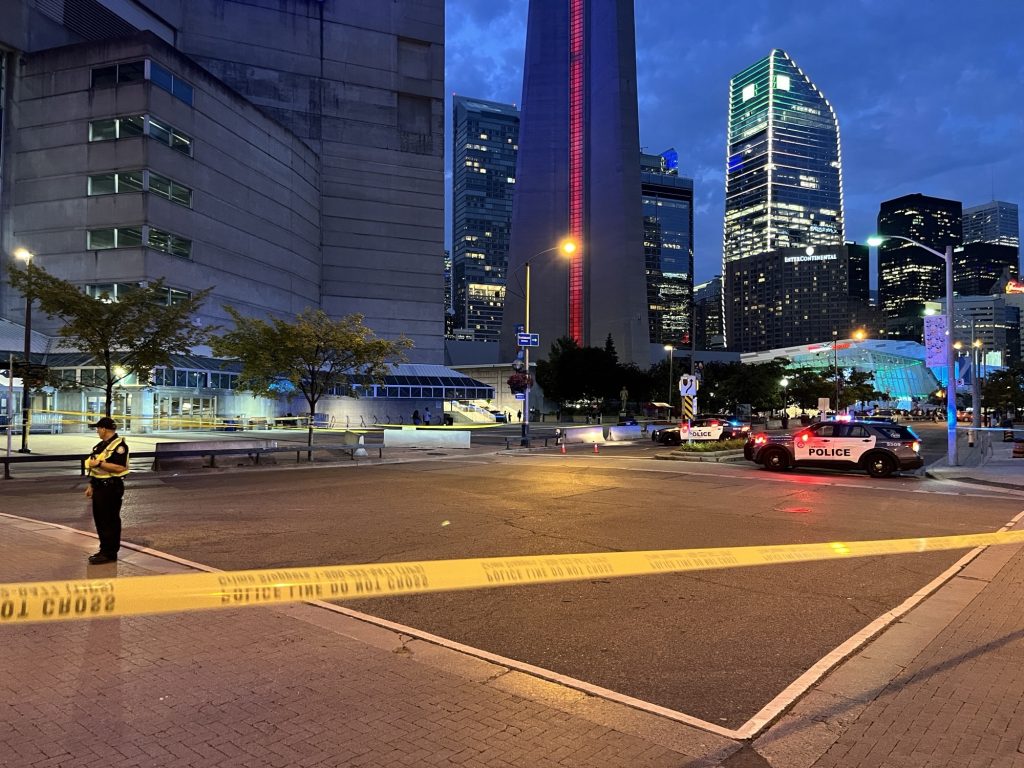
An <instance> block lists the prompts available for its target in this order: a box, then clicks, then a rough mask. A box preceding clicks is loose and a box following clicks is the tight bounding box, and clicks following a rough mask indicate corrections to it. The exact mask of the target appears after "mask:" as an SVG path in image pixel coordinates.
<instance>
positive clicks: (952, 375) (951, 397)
mask: <svg viewBox="0 0 1024 768" xmlns="http://www.w3.org/2000/svg"><path fill="white" fill-rule="evenodd" d="M886 240H903V241H904V242H907V243H910V244H911V245H916V246H917V247H918V248H921V249H923V250H925V251H928V253H930V254H932V255H933V256H938V257H939V258H940V259H942V260H943V261H944V262H945V263H946V463H947V464H949V466H951V467H955V466H956V465H957V463H958V460H957V452H956V371H954V366H955V365H956V359H955V357H954V352H953V318H954V313H953V246H952V245H947V246H946V252H945V253H942V252H940V251H936V250H935V249H934V248H929V247H928V246H927V245H924V244H923V243H919V242H917V240H911V239H910V238H909V237H903V236H902V235H873V236H872V237H869V238H868V240H867V242H868V245H873V246H879V245H881V244H882V243H884V242H885V241H886Z"/></svg>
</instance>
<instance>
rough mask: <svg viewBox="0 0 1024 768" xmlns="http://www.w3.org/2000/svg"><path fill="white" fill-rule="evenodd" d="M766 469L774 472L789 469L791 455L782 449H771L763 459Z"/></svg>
mask: <svg viewBox="0 0 1024 768" xmlns="http://www.w3.org/2000/svg"><path fill="white" fill-rule="evenodd" d="M761 463H762V464H764V468H765V469H770V470H771V471H772V472H779V471H781V470H783V469H787V468H788V467H789V455H788V454H787V453H786V452H785V451H784V450H782V449H781V448H771V449H769V450H767V451H765V453H764V456H763V457H762V459H761Z"/></svg>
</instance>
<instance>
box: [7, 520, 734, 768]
mask: <svg viewBox="0 0 1024 768" xmlns="http://www.w3.org/2000/svg"><path fill="white" fill-rule="evenodd" d="M95 548H96V543H95V540H94V539H93V538H91V537H88V536H86V535H83V534H81V533H78V532H74V531H70V530H67V529H63V528H58V527H54V526H50V525H46V524H41V523H31V522H24V521H18V520H14V519H12V518H7V517H3V516H0V558H2V561H3V563H4V565H3V568H2V570H0V581H5V582H13V581H27V580H43V579H51V580H52V579H62V578H82V577H86V576H87V575H89V576H94V577H107V576H108V575H110V573H111V572H112V571H113V570H114V569H115V568H116V571H117V574H118V575H121V576H126V575H145V574H151V573H159V572H179V571H182V570H188V569H187V568H186V567H185V566H179V565H177V564H175V563H172V562H169V561H166V560H163V559H160V558H156V557H153V556H150V555H148V554H144V553H140V552H133V551H131V550H126V549H123V550H122V559H121V561H120V562H118V563H117V565H116V566H91V567H88V566H87V565H86V562H85V558H86V555H87V554H89V553H90V552H92V551H93V550H95ZM87 568H88V574H87ZM0 637H2V644H3V648H4V660H3V669H4V674H3V675H2V676H0V712H2V722H3V724H4V728H2V729H0V765H2V766H11V767H12V768H14V767H15V766H17V768H43V767H44V766H45V767H46V768H51V767H56V766H61V767H64V766H96V765H104V766H115V767H118V768H121V767H123V768H131V767H132V766H147V767H149V766H195V767H199V766H211V767H213V766H217V768H230V767H231V766H281V767H282V768H284V767H286V766H287V767H289V768H290V767H291V766H374V767H376V766H403V765H410V766H421V765H422V766H441V765H460V766H481V767H482V766H494V767H497V768H506V767H509V766H522V767H523V768H548V767H549V766H551V767H553V766H595V768H597V767H598V766H602V767H604V766H623V768H626V767H627V766H628V767H634V766H651V767H652V768H653V767H655V766H664V767H665V768H680V767H681V766H687V767H689V768H698V767H699V766H712V765H716V764H718V762H720V760H721V759H723V758H724V757H725V756H727V755H728V754H730V753H732V752H733V751H735V750H736V749H737V747H738V745H737V744H735V743H734V742H731V741H729V740H728V739H725V738H722V737H718V736H714V735H711V734H708V733H704V732H702V731H698V730H696V729H694V728H691V727H688V726H686V725H683V724H680V723H677V722H673V721H671V720H668V719H665V718H661V717H657V716H655V715H651V714H647V713H644V712H639V711H636V710H633V709H631V708H629V707H626V706H623V705H620V704H615V703H613V702H609V701H606V700H602V699H599V698H596V697H592V696H587V695H585V694H582V693H580V692H578V691H574V690H570V689H567V688H565V687H563V686H559V685H556V684H553V683H549V682H546V681H543V680H539V679H537V678H534V677H531V676H529V675H526V674H523V673H521V672H516V671H511V670H509V669H507V668H505V667H502V666H500V665H497V664H493V663H490V662H486V661H483V660H480V659H476V658H473V657H469V656H466V655H464V654H461V653H457V652H455V651H450V650H447V649H444V648H440V647H438V646H436V645H432V644H430V643H427V642H424V641H420V640H413V639H411V638H409V637H403V636H401V635H400V634H398V633H396V632H393V631H390V630H385V629H381V628H379V627H375V626H372V625H368V624H366V623H364V622H360V621H358V620H356V619H352V618H349V617H347V616H342V615H339V614H335V613H333V612H330V611H327V610H324V609H322V608H316V607H313V606H306V605H295V606H286V607H284V608H275V609H272V608H259V609H248V610H244V611H211V612H201V613H192V614H174V615H168V616H143V617H132V618H124V619H101V620H95V621H91V622H75V623H65V624H53V625H24V626H21V625H9V626H0Z"/></svg>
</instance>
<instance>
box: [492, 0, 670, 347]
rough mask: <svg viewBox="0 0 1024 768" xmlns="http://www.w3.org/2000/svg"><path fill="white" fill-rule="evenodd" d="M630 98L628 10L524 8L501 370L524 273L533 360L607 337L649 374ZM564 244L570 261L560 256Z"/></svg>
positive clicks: (544, 0) (597, 2)
mask: <svg viewBox="0 0 1024 768" xmlns="http://www.w3.org/2000/svg"><path fill="white" fill-rule="evenodd" d="M636 98H637V97H636V44H635V39H634V26H633V3H632V2H631V0H591V1H590V2H586V3H584V2H583V1H582V0H568V2H565V3H552V2H550V1H549V0H531V2H530V12H529V20H528V24H527V39H526V62H525V67H524V71H523V99H522V115H521V122H520V134H519V166H518V172H517V174H516V191H515V205H514V209H513V216H512V247H511V252H510V257H509V277H508V281H509V286H510V288H509V291H508V294H507V295H506V300H505V316H504V324H503V332H502V357H503V359H506V360H509V361H511V359H512V357H513V355H514V354H515V351H516V350H515V337H514V334H513V332H514V329H515V325H516V324H518V323H522V322H523V320H524V318H525V309H526V307H525V303H526V302H525V297H524V296H523V295H522V294H521V293H520V292H519V291H518V290H512V286H515V285H517V280H521V279H522V276H523V273H524V272H525V265H526V264H527V263H529V264H530V272H531V291H532V293H531V302H530V330H531V331H533V332H538V333H539V334H540V350H539V353H540V355H542V356H543V355H546V354H547V352H548V350H549V349H550V348H551V344H552V343H553V342H554V341H556V340H557V339H558V338H559V337H562V336H569V337H571V338H573V339H575V340H576V341H577V342H578V343H580V344H582V345H597V346H600V345H603V344H604V341H605V339H606V338H607V336H608V335H609V334H611V336H612V339H613V341H614V343H615V348H616V351H617V352H618V355H619V359H620V360H622V361H624V362H635V363H637V364H639V365H641V366H644V367H646V366H647V365H649V364H650V362H651V352H650V328H649V327H648V323H647V301H646V298H647V281H646V276H645V274H644V262H643V259H641V258H640V254H642V253H643V220H642V214H641V209H640V194H639V191H640V166H639V163H638V162H637V158H638V157H639V155H640V146H639V138H638V124H637V100H636ZM567 236H568V237H571V238H573V240H574V241H575V242H576V243H577V244H578V248H577V250H576V252H575V253H574V254H573V255H572V257H571V259H568V258H566V257H564V256H562V255H560V254H559V253H558V250H557V247H558V244H559V242H560V241H562V240H563V239H564V238H566V237H567ZM627 254H630V255H631V254H636V256H635V258H627V257H626V255H627ZM661 354H662V355H663V354H664V352H663V351H662V353H661Z"/></svg>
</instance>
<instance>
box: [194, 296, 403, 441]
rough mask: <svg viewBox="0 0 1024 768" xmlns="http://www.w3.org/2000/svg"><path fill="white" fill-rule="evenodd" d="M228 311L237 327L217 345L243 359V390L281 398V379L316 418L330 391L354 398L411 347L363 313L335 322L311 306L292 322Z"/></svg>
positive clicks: (216, 348)
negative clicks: (380, 333) (382, 333)
mask: <svg viewBox="0 0 1024 768" xmlns="http://www.w3.org/2000/svg"><path fill="white" fill-rule="evenodd" d="M226 309H227V311H228V313H229V314H230V315H231V318H232V319H233V320H234V328H233V329H232V330H230V331H228V332H227V333H225V334H224V335H222V336H220V337H218V338H216V339H214V341H213V349H214V352H215V353H216V354H218V355H223V356H225V357H232V358H237V359H238V360H240V361H241V363H242V370H241V373H240V374H239V377H238V388H239V389H244V390H248V391H250V392H253V393H254V394H257V395H263V396H266V397H276V396H277V395H278V394H280V392H281V389H282V387H281V383H282V382H288V383H289V384H291V386H292V387H293V388H294V389H297V390H298V391H299V392H301V393H302V395H303V397H305V398H306V402H307V403H308V404H309V412H310V415H311V416H312V414H315V413H316V405H317V403H318V402H319V401H320V399H321V398H322V397H323V396H324V395H326V394H327V393H328V392H330V391H331V390H335V389H339V390H343V391H344V390H348V391H349V393H350V394H352V395H353V396H354V395H356V392H355V391H354V390H352V389H351V385H352V384H356V383H369V382H377V383H379V382H381V381H383V379H384V375H385V374H386V373H387V372H388V370H389V364H390V363H393V362H402V361H403V360H405V359H406V357H405V351H406V350H407V349H409V348H410V347H411V346H412V342H411V341H410V340H409V339H406V338H404V337H403V338H401V339H397V340H395V341H390V340H387V339H381V338H378V337H377V336H376V335H374V333H373V331H372V330H370V329H369V328H368V327H367V326H365V325H364V324H363V316H362V315H359V314H353V315H348V316H346V317H343V318H341V319H339V320H333V319H331V318H330V317H329V316H328V315H327V313H326V312H324V311H323V310H320V309H307V310H305V311H304V312H302V313H301V314H300V315H299V316H298V317H296V318H295V320H293V321H289V320H282V319H280V318H273V319H271V320H269V321H267V320H259V319H255V318H251V317H246V316H244V315H242V314H241V313H240V312H239V311H238V310H236V309H235V308H234V307H226ZM312 442H313V425H312V419H311V420H310V426H309V443H310V444H312Z"/></svg>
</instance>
